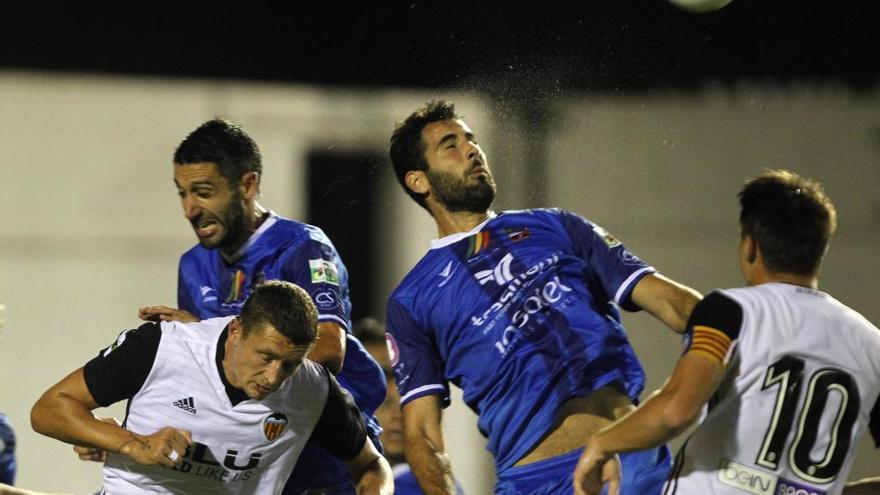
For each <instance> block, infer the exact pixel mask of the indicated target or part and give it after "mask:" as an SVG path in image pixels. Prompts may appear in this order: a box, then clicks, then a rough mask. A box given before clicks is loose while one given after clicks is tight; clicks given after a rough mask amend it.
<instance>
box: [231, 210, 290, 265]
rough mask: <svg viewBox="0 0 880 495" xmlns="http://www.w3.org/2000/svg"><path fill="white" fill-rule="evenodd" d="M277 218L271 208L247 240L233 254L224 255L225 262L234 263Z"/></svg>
mask: <svg viewBox="0 0 880 495" xmlns="http://www.w3.org/2000/svg"><path fill="white" fill-rule="evenodd" d="M278 218H279V217H278V214H277V213H275V212H274V211H272V210H269V217H268V218H267V219H265V220H263V223H262V224H260V227H259V228H258V229H257V230H255V231H254V233H253V234H251V236H250V237H249V238H248V240H247V242H245V243H244V244H243V245H242V246H241V247H240V248H238V251H236V252H235V254H233V255H232V256H230V257H229V258H228V259H226V258H225V257H224V259H225V260H226V262H227V263H235V262H236V261H238V260H239V259H240V258H241V257H242V256H244V253H246V252H247V250H248V248H249V247H251V246H253V245H254V243H255V242H257V239H259V238H260V236H262V235H263V233H265V232H266V231H267V230H269V228H271V227H272V226H273V225H275V222H277V221H278Z"/></svg>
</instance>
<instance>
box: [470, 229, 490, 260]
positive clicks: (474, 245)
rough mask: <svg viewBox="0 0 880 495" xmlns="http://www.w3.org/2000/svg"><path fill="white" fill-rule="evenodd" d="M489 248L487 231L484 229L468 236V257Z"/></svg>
mask: <svg viewBox="0 0 880 495" xmlns="http://www.w3.org/2000/svg"><path fill="white" fill-rule="evenodd" d="M488 248H489V231H488V230H484V231H482V232H479V233H477V234H474V235H472V236H470V237H469V238H468V251H467V257H468V258H470V257H471V256H474V255H476V254H478V253H480V251H485V250H486V249H488Z"/></svg>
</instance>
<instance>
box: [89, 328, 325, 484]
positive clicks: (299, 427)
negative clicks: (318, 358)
mask: <svg viewBox="0 0 880 495" xmlns="http://www.w3.org/2000/svg"><path fill="white" fill-rule="evenodd" d="M230 319H231V318H215V319H212V320H206V321H203V322H201V323H193V324H181V323H179V322H163V323H162V324H161V327H162V328H161V331H162V335H161V340H160V341H159V347H158V351H157V352H156V354H155V359H154V361H153V365H152V369H151V370H150V371H149V374H148V375H147V378H146V381H145V382H144V383H143V386H142V387H141V388H140V390H139V391H138V392H137V393H136V394H135V395H134V396H133V397H131V402H130V403H129V408H128V415H127V417H126V423H125V427H126V428H127V429H129V430H131V431H134V432H138V433H142V434H149V433H152V432H155V431H157V430H159V429H161V428H163V427H165V426H168V425H173V426H174V427H175V428H178V429H183V430H189V431H190V432H191V433H192V440H193V443H192V445H190V448H189V449H188V450H187V452H186V454H185V455H184V456H183V459H181V460H180V461H178V463H177V465H176V466H175V467H174V469H169V468H166V467H162V466H144V465H141V464H138V463H136V462H134V461H133V460H132V459H130V458H128V457H127V456H124V455H121V454H110V455H109V456H108V457H107V461H106V463H105V465H104V493H106V494H116V493H186V494H201V493H203V494H218V493H236V494H253V493H266V494H271V493H279V492H280V491H281V488H282V487H283V486H284V482H285V481H286V480H287V478H288V476H289V475H290V472H291V471H292V470H293V466H294V464H295V462H296V459H297V458H298V457H299V454H300V451H301V450H302V447H303V445H304V444H305V442H306V441H307V440H308V439H309V436H310V435H311V433H312V431H313V429H314V427H315V424H316V423H317V422H318V420H319V418H320V417H321V414H322V411H323V410H324V406H325V403H326V402H327V397H328V388H329V386H330V382H329V381H328V376H327V372H326V370H324V369H323V368H322V367H320V366H318V365H316V364H314V363H312V362H311V361H308V360H306V361H305V362H304V363H303V365H302V366H301V367H300V368H299V369H298V370H297V371H296V372H295V373H294V374H293V375H291V376H290V377H289V378H287V380H285V381H284V382H283V383H282V385H281V388H280V389H279V390H277V391H276V392H274V393H272V394H271V395H269V396H268V397H266V398H265V399H263V400H260V401H257V400H245V401H243V402H240V403H238V404H232V402H231V401H230V398H229V396H228V395H227V392H226V388H225V385H224V383H223V381H222V379H221V373H220V370H218V366H217V357H216V356H217V352H218V349H217V346H218V335H220V333H221V331H222V330H223V328H224V327H225V326H226V324H227V323H228V321H229V320H230ZM123 335H125V334H123ZM122 340H124V337H121V338H120V342H119V343H120V344H121V345H124V343H123V342H122ZM112 352H116V351H114V350H113V349H112V348H111V349H110V350H108V351H106V353H105V356H107V355H108V354H110V353H112ZM341 428H342V425H340V429H341Z"/></svg>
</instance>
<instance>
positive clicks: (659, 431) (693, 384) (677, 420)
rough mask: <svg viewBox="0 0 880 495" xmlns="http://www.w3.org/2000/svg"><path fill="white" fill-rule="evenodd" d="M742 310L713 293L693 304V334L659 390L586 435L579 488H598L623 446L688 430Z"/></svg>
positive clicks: (647, 444)
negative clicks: (632, 409)
mask: <svg viewBox="0 0 880 495" xmlns="http://www.w3.org/2000/svg"><path fill="white" fill-rule="evenodd" d="M741 325H742V310H741V308H740V307H739V305H738V304H737V303H736V302H734V301H733V300H731V299H729V298H727V297H726V296H724V295H722V294H719V293H712V294H710V295H709V296H707V297H706V299H704V300H703V301H702V302H701V303H700V304H699V305H697V306H696V307H695V308H694V311H693V315H692V317H691V318H690V320H689V322H688V327H689V328H693V338H692V340H691V345H690V347H689V349H688V350H687V352H686V353H685V354H684V355H683V356H682V357H681V359H679V361H678V364H676V366H675V369H674V370H673V372H672V376H671V377H670V378H669V380H668V381H667V382H666V384H665V385H664V386H663V388H662V389H660V391H658V392H656V393H655V394H654V395H652V396H651V397H650V398H649V399H648V400H646V401H645V402H644V403H643V404H642V405H641V406H639V407H638V408H636V409H635V410H634V411H632V412H631V413H629V414H627V415H626V416H624V417H623V418H621V419H619V420H618V421H616V422H614V423H612V424H611V425H609V426H607V427H606V428H603V429H602V430H600V431H599V432H597V433H596V434H594V435H593V436H592V437H591V438H589V439H588V440H587V444H586V447H585V449H584V453H583V454H582V455H581V458H580V460H579V461H578V465H577V468H576V469H575V473H574V480H575V493H577V494H593V493H599V491H600V490H601V488H602V482H601V481H602V477H603V476H605V477H608V476H609V473H610V472H612V471H613V469H610V468H609V467H608V463H616V462H617V461H616V460H615V459H614V456H615V455H616V454H617V453H620V452H630V451H633V450H643V449H648V448H652V447H656V446H658V445H661V444H663V443H665V442H667V441H669V440H671V439H673V438H675V437H676V436H677V435H679V434H680V433H682V432H683V431H685V430H686V429H687V428H688V427H689V426H691V425H692V424H693V423H694V422H695V421H696V420H697V418H699V415H700V412H701V410H702V408H703V406H704V405H705V404H706V402H708V401H709V399H710V398H711V397H712V395H713V394H714V393H715V391H716V390H717V388H718V384H719V383H720V382H721V378H722V377H723V376H724V372H725V365H726V361H725V360H726V359H727V357H728V353H729V351H730V349H731V346H732V345H733V342H734V341H735V340H736V339H737V338H738V337H739V330H740V327H741Z"/></svg>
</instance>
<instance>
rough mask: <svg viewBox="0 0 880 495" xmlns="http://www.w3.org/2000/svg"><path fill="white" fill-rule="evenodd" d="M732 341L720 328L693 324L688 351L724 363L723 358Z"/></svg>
mask: <svg viewBox="0 0 880 495" xmlns="http://www.w3.org/2000/svg"><path fill="white" fill-rule="evenodd" d="M732 344H733V341H732V340H731V339H730V337H728V336H727V334H725V333H724V332H722V331H721V330H716V329H714V328H712V327H706V326H702V325H696V326H694V336H693V338H692V339H691V347H690V349H688V352H699V353H701V354H703V355H705V356H709V357H710V358H712V359H714V360H716V361H718V363H719V364H722V365H723V364H724V358H725V357H726V356H727V351H729V350H730V346H731V345H732Z"/></svg>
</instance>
